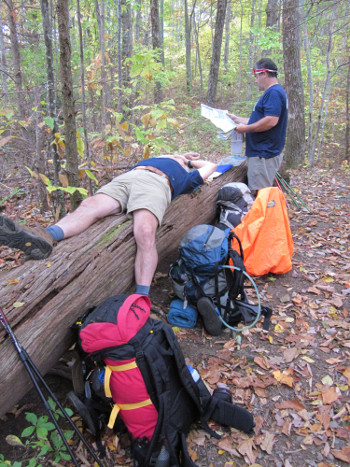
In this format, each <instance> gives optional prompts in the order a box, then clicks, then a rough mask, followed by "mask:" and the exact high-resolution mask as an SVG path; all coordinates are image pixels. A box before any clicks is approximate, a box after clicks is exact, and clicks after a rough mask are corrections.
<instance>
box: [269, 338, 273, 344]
mask: <svg viewBox="0 0 350 467" xmlns="http://www.w3.org/2000/svg"><path fill="white" fill-rule="evenodd" d="M269 342H270V344H272V343H273V337H272V336H269Z"/></svg>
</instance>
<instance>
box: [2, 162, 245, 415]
mask: <svg viewBox="0 0 350 467" xmlns="http://www.w3.org/2000/svg"><path fill="white" fill-rule="evenodd" d="M245 175H246V167H245V165H241V166H239V167H236V168H233V169H230V170H229V171H228V172H226V173H225V174H223V175H221V176H220V177H218V178H217V179H214V181H212V182H210V183H209V184H205V185H204V186H203V187H201V188H199V189H197V190H196V191H195V192H194V193H192V194H190V195H182V196H179V197H178V198H177V199H176V200H175V201H174V202H173V203H172V204H171V206H170V207H169V209H168V210H167V212H166V214H165V217H164V220H163V225H162V227H161V228H160V229H159V231H158V233H157V249H158V254H159V261H164V260H166V259H167V257H168V256H170V255H171V254H172V253H174V252H175V250H176V249H177V246H178V243H179V241H180V239H181V238H182V236H183V235H184V234H185V233H186V232H187V230H188V229H189V228H191V227H192V226H194V225H197V224H206V223H211V222H213V220H214V219H215V208H216V206H215V199H216V194H217V192H218V190H219V188H220V187H221V186H223V185H224V184H225V183H229V182H232V181H242V180H244V178H245ZM134 256H135V242H134V238H133V234H132V225H131V220H129V219H127V217H126V216H125V215H119V216H110V217H108V218H105V219H103V220H101V221H99V222H97V223H96V224H94V225H93V226H91V227H90V228H89V229H88V230H87V231H85V232H84V233H82V234H80V235H79V236H77V237H74V238H71V239H69V240H67V241H63V242H61V243H59V245H58V246H56V247H55V248H54V251H53V254H52V255H51V256H50V257H49V258H48V259H47V260H43V261H32V260H28V261H26V262H25V263H24V264H23V265H22V266H20V267H18V268H16V269H12V270H8V271H2V272H1V280H0V285H1V289H0V306H1V307H2V309H3V311H4V312H5V314H6V316H7V319H8V321H9V323H10V326H11V327H12V329H13V331H14V333H15V334H16V337H17V339H18V341H19V342H20V343H21V344H22V345H23V347H24V349H25V350H26V351H27V352H28V354H29V355H30V357H31V359H32V360H33V362H34V363H35V365H36V366H37V367H38V369H39V370H40V372H41V373H42V374H46V373H47V372H48V371H49V369H50V368H52V366H53V365H54V364H55V363H56V362H57V361H58V360H59V358H60V357H61V356H62V354H63V353H64V352H65V351H66V350H67V349H68V348H69V346H70V345H71V344H72V341H73V334H72V332H71V330H70V326H71V324H72V323H73V322H74V320H75V319H76V318H77V317H79V316H80V315H81V314H83V313H84V312H85V311H86V310H88V309H89V308H92V307H93V306H95V305H97V304H98V303H100V302H101V301H102V300H104V299H105V298H107V297H108V296H110V295H114V294H119V293H125V292H126V291H127V290H128V289H129V288H130V287H131V285H132V284H133V280H134V268H133V265H134ZM0 374H1V378H0V416H2V415H3V414H4V413H6V412H7V411H8V410H10V409H11V408H12V407H13V406H14V405H15V404H16V403H17V402H18V401H19V400H20V399H21V398H22V397H23V396H24V395H25V393H26V392H27V391H28V390H29V389H30V388H31V382H30V379H29V378H28V376H27V374H26V370H25V368H24V367H23V365H22V363H21V362H20V360H19V358H18V355H17V353H16V350H15V349H14V347H13V344H12V343H11V341H10V339H9V337H8V336H7V335H6V332H5V330H4V329H0Z"/></svg>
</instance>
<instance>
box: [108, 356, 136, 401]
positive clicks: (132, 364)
mask: <svg viewBox="0 0 350 467" xmlns="http://www.w3.org/2000/svg"><path fill="white" fill-rule="evenodd" d="M134 368H137V364H136V360H134V361H133V362H130V363H125V365H119V366H109V365H107V366H105V381H104V390H105V394H106V396H107V397H112V393H111V387H110V379H111V375H112V371H127V370H132V369H134Z"/></svg>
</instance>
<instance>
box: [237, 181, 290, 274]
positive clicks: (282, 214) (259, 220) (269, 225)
mask: <svg viewBox="0 0 350 467" xmlns="http://www.w3.org/2000/svg"><path fill="white" fill-rule="evenodd" d="M233 232H234V233H235V235H236V236H237V237H238V238H239V239H240V242H241V245H242V250H243V253H244V265H245V267H246V270H247V273H248V274H250V275H252V276H261V275H264V274H267V273H269V272H271V273H274V274H284V273H286V272H288V271H290V270H291V269H292V255H293V247H294V245H293V239H292V234H291V230H290V225H289V219H288V211H287V206H286V200H285V198H284V196H283V193H282V191H281V190H280V189H279V188H277V187H267V188H263V189H261V190H259V192H258V195H257V197H256V199H255V201H254V203H253V205H252V207H251V209H250V211H249V212H248V214H247V215H246V216H245V217H244V218H243V220H242V222H241V223H240V224H239V225H238V226H237V227H235V228H234V230H233ZM231 247H232V248H233V249H234V250H236V251H237V252H238V251H239V245H238V244H237V243H236V242H233V244H232V245H231Z"/></svg>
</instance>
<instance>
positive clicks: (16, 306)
mask: <svg viewBox="0 0 350 467" xmlns="http://www.w3.org/2000/svg"><path fill="white" fill-rule="evenodd" d="M24 303H25V302H15V303H14V304H13V305H12V306H13V308H21V306H23V305H24Z"/></svg>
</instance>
